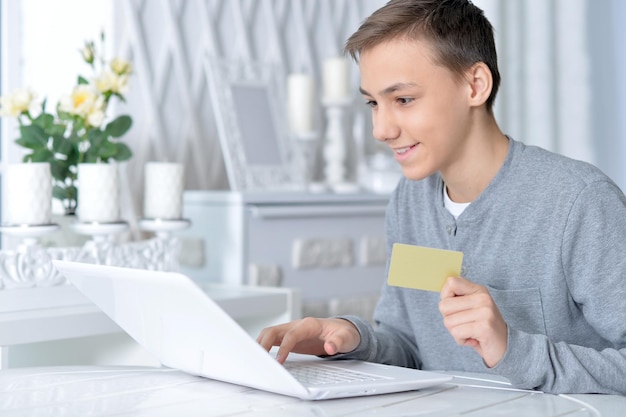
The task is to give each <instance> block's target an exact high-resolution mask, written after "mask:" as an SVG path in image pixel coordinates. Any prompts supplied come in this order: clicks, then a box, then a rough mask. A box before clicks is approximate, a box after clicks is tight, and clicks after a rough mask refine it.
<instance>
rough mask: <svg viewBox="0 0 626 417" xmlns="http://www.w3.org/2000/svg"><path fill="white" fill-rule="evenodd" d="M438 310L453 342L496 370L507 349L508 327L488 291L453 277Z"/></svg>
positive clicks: (442, 293)
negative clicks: (479, 357) (472, 350)
mask: <svg viewBox="0 0 626 417" xmlns="http://www.w3.org/2000/svg"><path fill="white" fill-rule="evenodd" d="M439 311H440V312H441V314H442V316H443V323H444V326H445V327H446V329H448V331H449V332H450V335H452V337H453V338H454V340H455V341H456V342H457V343H458V344H459V345H462V346H470V347H472V348H474V349H475V350H476V351H477V352H478V354H480V355H481V357H482V358H483V360H484V361H485V363H486V364H487V365H488V366H490V367H493V366H495V365H496V364H497V363H498V362H499V361H500V359H502V357H503V356H504V353H505V352H506V347H507V325H506V322H505V321H504V319H503V318H502V315H501V314H500V310H499V309H498V307H497V306H496V304H495V302H494V301H493V298H491V295H490V294H489V291H488V290H487V288H485V287H483V286H481V285H477V284H474V283H472V282H470V281H468V280H466V279H464V278H461V277H450V278H448V280H447V281H446V283H445V284H444V287H443V289H442V291H441V301H440V303H439Z"/></svg>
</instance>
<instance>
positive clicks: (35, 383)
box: [0, 366, 626, 417]
mask: <svg viewBox="0 0 626 417" xmlns="http://www.w3.org/2000/svg"><path fill="white" fill-rule="evenodd" d="M468 377H469V378H468ZM475 377H476V375H464V376H462V377H455V379H453V380H452V382H451V383H447V384H443V385H440V386H436V387H432V388H429V389H424V390H420V391H413V392H406V393H399V394H387V395H377V396H372V397H361V398H349V399H338V400H326V401H302V400H298V399H295V398H291V397H286V396H282V395H277V394H270V393H266V392H262V391H257V390H254V389H250V388H245V387H241V386H237V385H231V384H226V383H221V382H217V381H213V380H209V379H204V378H199V377H194V376H191V375H188V374H185V373H183V372H180V371H176V370H171V369H167V368H150V367H101V366H89V367H48V368H21V369H19V368H16V369H8V370H3V371H0V415H2V416H3V417H18V416H20V417H25V416H42V417H53V416H55V417H61V416H80V417H88V416H103V417H104V416H133V417H142V416H144V417H145V416H150V417H181V416H185V417H193V416H202V417H208V416H224V417H225V416H237V417H252V416H254V417H259V416H268V417H276V416H298V417H300V416H315V417H326V416H328V417H331V416H333V417H334V416H336V417H339V416H359V417H361V416H362V417H367V416H377V417H380V416H387V417H393V416H458V415H462V416H469V417H472V416H473V417H478V416H479V417H489V416H503V415H506V416H524V417H542V416H568V417H583V416H585V417H591V416H609V417H613V416H623V415H625V414H626V398H625V397H620V396H606V395H567V396H565V395H563V396H557V395H548V394H541V393H534V392H528V391H517V390H510V389H507V386H506V385H503V384H502V382H500V381H494V382H486V381H480V380H477V379H473V378H475Z"/></svg>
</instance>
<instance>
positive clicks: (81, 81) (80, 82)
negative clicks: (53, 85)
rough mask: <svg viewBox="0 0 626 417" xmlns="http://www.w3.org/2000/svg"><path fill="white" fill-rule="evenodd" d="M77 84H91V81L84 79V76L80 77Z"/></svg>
mask: <svg viewBox="0 0 626 417" xmlns="http://www.w3.org/2000/svg"><path fill="white" fill-rule="evenodd" d="M76 82H77V83H78V85H81V84H89V81H88V80H87V79H86V78H85V77H83V76H82V75H79V76H78V80H77V81H76Z"/></svg>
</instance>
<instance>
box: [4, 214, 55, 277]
mask: <svg viewBox="0 0 626 417" xmlns="http://www.w3.org/2000/svg"><path fill="white" fill-rule="evenodd" d="M58 228H59V225H58V224H54V223H50V224H42V225H28V224H20V225H2V226H0V232H2V233H4V234H7V235H9V236H15V237H19V238H21V239H22V241H21V242H20V243H19V245H18V247H17V250H16V251H6V252H2V253H1V254H0V268H2V276H3V277H4V280H3V281H4V285H6V287H8V288H28V287H35V286H51V285H56V284H58V283H60V282H61V281H63V279H64V278H63V277H61V276H60V275H59V274H58V273H57V272H56V270H55V269H54V268H53V267H52V263H51V259H50V256H49V255H48V253H47V251H46V249H45V248H44V247H42V246H41V245H40V244H39V240H38V238H39V237H40V236H43V235H46V234H48V233H52V232H54V231H55V230H57V229H58ZM1 286H2V282H0V287H1Z"/></svg>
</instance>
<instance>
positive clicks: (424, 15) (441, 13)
mask: <svg viewBox="0 0 626 417" xmlns="http://www.w3.org/2000/svg"><path fill="white" fill-rule="evenodd" d="M401 37H407V38H409V39H418V38H420V37H421V38H422V39H424V40H426V41H427V42H429V43H430V45H431V46H432V48H433V51H434V54H435V60H436V63H437V64H439V65H442V66H444V67H446V68H448V69H450V70H451V71H452V72H453V73H455V74H457V75H459V76H460V77H462V76H463V75H464V74H465V71H466V70H467V69H469V68H470V67H471V66H472V65H474V64H476V63H478V62H483V63H485V65H487V67H488V68H489V70H490V71H491V76H492V78H493V88H492V90H491V94H490V95H489V98H488V99H487V102H486V106H487V109H488V110H489V111H491V109H492V107H493V103H494V101H495V98H496V94H497V92H498V87H499V86H500V72H499V71H498V56H497V53H496V46H495V41H494V36H493V27H492V26H491V23H490V22H489V20H487V18H486V17H485V15H484V13H483V11H482V10H481V9H479V8H478V7H476V6H475V5H474V4H472V2H471V1H468V0H391V1H389V2H388V3H387V4H386V5H384V6H383V7H381V8H380V9H378V10H376V11H375V12H374V13H372V15H371V16H370V17H368V18H367V19H366V20H365V21H364V22H363V24H362V25H361V26H360V27H359V29H358V30H357V31H356V32H355V33H354V34H353V35H352V36H350V38H349V39H348V41H347V42H346V45H345V52H346V53H349V54H350V55H351V56H352V58H353V59H354V60H355V61H358V59H359V56H360V54H361V53H362V52H363V51H364V50H367V49H369V48H371V47H373V46H376V45H378V44H380V43H382V42H385V41H389V40H392V39H395V38H401Z"/></svg>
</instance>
